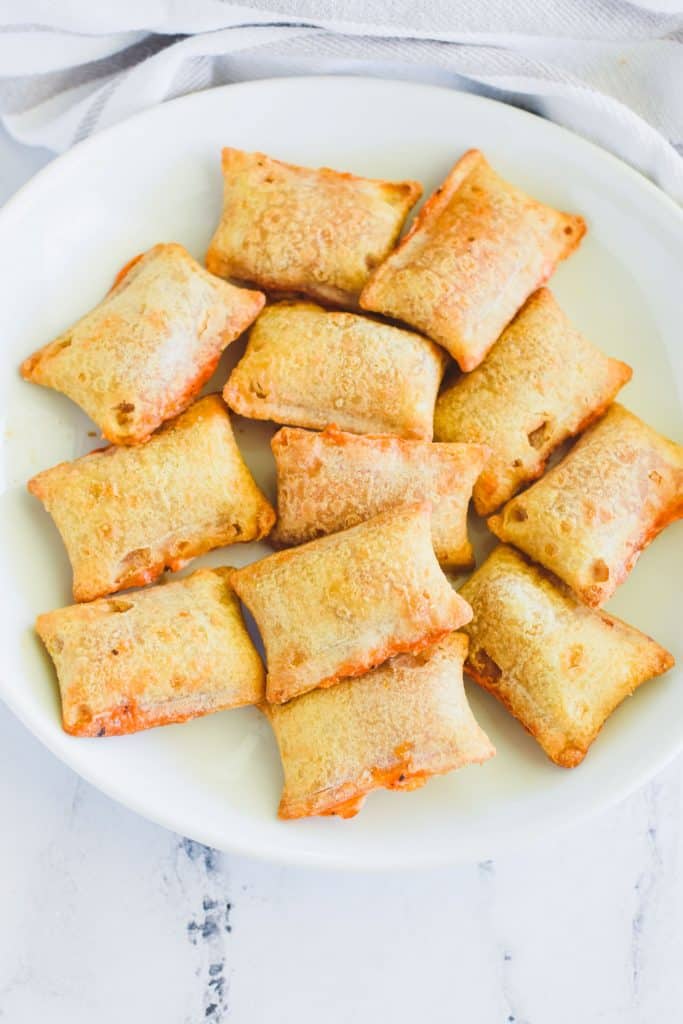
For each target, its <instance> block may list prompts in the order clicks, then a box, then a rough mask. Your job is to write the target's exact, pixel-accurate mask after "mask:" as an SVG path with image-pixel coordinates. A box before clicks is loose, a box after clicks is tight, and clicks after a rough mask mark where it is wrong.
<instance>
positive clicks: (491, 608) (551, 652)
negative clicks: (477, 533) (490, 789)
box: [460, 545, 674, 768]
mask: <svg viewBox="0 0 683 1024" xmlns="http://www.w3.org/2000/svg"><path fill="white" fill-rule="evenodd" d="M460 593H461V594H462V595H463V596H464V597H465V598H466V599H467V601H469V602H470V604H471V605H472V610H473V612H474V616H473V619H472V621H471V622H470V623H469V625H467V626H466V627H465V632H466V633H467V634H468V635H469V638H470V648H469V657H468V659H467V664H466V671H467V673H468V674H469V675H471V676H472V678H473V679H475V680H476V681H477V682H478V683H479V684H480V685H481V686H483V687H484V688H485V689H487V690H490V691H491V693H492V694H494V696H495V697H497V698H498V700H499V701H500V702H501V704H503V705H504V706H505V707H506V708H507V709H508V711H510V712H511V713H512V714H513V715H514V716H515V718H518V719H519V721H520V722H521V723H522V725H523V726H524V728H525V729H526V730H527V731H528V732H530V733H531V735H532V736H534V737H535V738H536V739H537V740H538V742H539V743H540V745H541V746H542V748H543V750H544V751H545V752H546V754H547V755H548V757H549V758H550V759H551V760H552V761H554V762H555V764H559V765H561V766H562V767H563V768H573V767H574V766H575V765H577V764H579V763H580V762H581V761H582V760H583V759H584V757H585V756H586V753H587V752H588V748H589V747H590V745H591V743H592V742H593V740H594V739H595V737H596V736H597V734H598V733H599V732H600V729H601V728H602V726H603V725H604V723H605V721H606V719H607V718H608V717H609V715H610V714H611V713H612V711H614V709H615V708H616V707H617V705H618V704H620V703H621V702H622V700H623V699H624V697H627V696H629V695H630V694H631V693H633V691H634V690H635V689H636V687H638V686H640V684H641V683H643V682H645V680H646V679H650V678H651V677H652V676H657V675H660V674H661V673H662V672H666V671H667V670H668V669H670V668H671V666H672V665H673V664H674V659H673V658H672V656H671V655H670V654H669V653H668V651H665V650H664V648H663V647H660V646H659V644H657V643H655V641H654V640H651V639H650V637H649V636H645V634H644V633H640V632H639V631H638V630H637V629H634V628H633V627H632V626H627V625H626V623H625V622H622V621H621V620H620V619H615V618H614V617H613V616H612V615H608V614H607V613H606V612H602V611H595V610H593V609H591V608H587V607H586V606H585V605H584V604H581V602H580V601H578V600H577V599H576V597H575V596H574V595H573V593H572V592H571V590H570V589H569V588H568V587H566V586H565V585H564V584H562V583H560V582H559V581H556V580H553V579H552V578H551V577H550V576H549V575H548V574H546V573H545V572H544V571H543V570H542V569H540V568H539V567H538V566H535V565H533V564H531V563H529V562H527V560H526V559H525V558H524V556H523V555H520V554H519V553H518V552H516V551H515V550H514V549H513V548H509V547H506V546H504V545H501V546H500V547H498V548H496V550H495V551H494V552H493V554H491V555H490V556H489V558H488V559H487V560H486V562H484V564H483V565H482V566H481V567H480V568H479V569H477V571H476V572H475V573H474V575H473V576H471V577H470V578H469V580H468V581H467V583H465V585H464V587H462V589H461V591H460Z"/></svg>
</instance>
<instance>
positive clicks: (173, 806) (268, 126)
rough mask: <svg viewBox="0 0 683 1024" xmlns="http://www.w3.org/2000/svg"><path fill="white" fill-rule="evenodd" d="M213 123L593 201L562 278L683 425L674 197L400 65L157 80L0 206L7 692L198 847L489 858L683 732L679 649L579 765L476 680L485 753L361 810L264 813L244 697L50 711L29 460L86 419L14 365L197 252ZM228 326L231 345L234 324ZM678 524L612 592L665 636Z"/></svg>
mask: <svg viewBox="0 0 683 1024" xmlns="http://www.w3.org/2000/svg"><path fill="white" fill-rule="evenodd" d="M225 144H229V145H231V146H238V147H242V148H245V149H261V150H265V151H266V152H267V153H270V154H272V155H274V156H276V157H281V158H283V159H285V160H291V161H295V162H297V163H303V164H309V165H312V166H318V165H328V166H331V167H336V168H339V169H347V170H351V171H355V172H356V173H358V174H365V175H370V176H374V177H386V178H403V177H411V178H417V179H419V180H421V181H422V182H423V183H424V185H425V189H426V191H427V192H429V191H430V190H431V188H432V187H433V186H435V185H436V184H437V183H438V182H439V181H440V180H441V178H442V177H443V176H444V174H445V173H446V171H447V170H448V168H449V166H450V165H451V163H452V162H453V161H454V159H455V158H456V157H457V156H459V155H460V154H461V153H462V151H463V150H465V149H466V148H468V147H470V146H479V147H481V148H482V149H484V150H485V152H486V153H487V154H488V155H489V157H490V158H491V160H492V162H493V164H494V166H495V167H496V168H498V169H499V170H500V171H501V172H502V173H503V174H504V175H506V176H507V177H509V178H510V180H511V181H513V182H515V183H517V184H519V185H520V186H522V187H523V188H525V189H527V190H528V191H530V192H531V194H532V195H534V196H538V197H539V198H540V199H543V200H545V201H546V202H549V203H552V204H553V205H555V206H559V207H560V208H562V209H565V210H571V211H575V212H578V213H581V214H583V215H584V216H585V217H586V219H587V220H588V224H589V233H588V236H587V238H586V240H585V241H584V243H583V245H582V246H581V248H580V250H579V252H578V253H577V254H576V255H574V256H573V257H572V258H571V259H570V260H569V262H568V263H566V264H563V265H562V267H561V268H560V270H559V271H558V273H557V274H556V276H555V277H554V278H553V280H552V288H553V290H554V291H555V292H556V294H557V296H558V298H559V300H560V302H561V303H562V305H563V307H564V308H565V309H566V310H567V311H568V313H569V315H570V316H571V317H572V319H573V320H574V321H575V322H576V323H577V325H578V326H579V327H580V328H581V329H583V330H584V331H585V332H586V333H587V334H588V336H589V337H590V338H592V339H593V340H594V341H595V342H596V343H597V344H598V345H600V346H601V347H602V348H603V349H604V350H605V351H606V352H608V353H610V354H611V355H614V356H618V357H619V358H622V359H625V360H626V361H627V362H629V363H630V364H631V365H632V366H633V367H634V369H635V374H634V379H633V382H632V383H631V384H630V385H629V386H628V387H627V388H626V389H625V391H624V392H623V400H624V401H625V403H626V404H627V405H628V406H629V407H630V408H631V409H633V410H634V411H635V412H637V413H638V414H640V415H642V416H644V417H645V418H646V419H647V420H648V421H649V422H651V423H652V424H653V425H654V426H655V427H657V428H658V429H660V430H662V431H663V432H664V433H666V434H668V435H669V436H680V433H681V412H680V404H679V398H678V396H677V394H676V383H675V379H676V377H677V376H678V381H679V385H680V381H681V359H682V356H681V352H682V351H683V346H681V288H682V282H683V216H682V215H681V212H680V211H679V209H678V208H677V207H676V206H675V205H674V203H673V202H671V201H670V200H669V199H667V198H666V197H665V196H664V195H663V194H662V193H661V192H660V191H658V190H657V189H656V188H655V187H654V186H653V185H651V184H650V183H649V182H647V181H646V180H645V179H644V178H642V177H640V176H639V175H638V174H636V173H635V172H634V171H632V170H630V169H629V168H628V167H626V166H625V165H624V164H622V163H620V162H619V161H618V160H616V159H614V158H613V157H611V156H609V155H607V154H606V153H604V152H602V151H601V150H600V149H597V148H596V147H595V146H593V145H591V144H589V143H587V142H584V141H583V140H581V139H579V138H577V137H576V136H574V135H572V134H570V133H568V132H566V131H563V130H562V129H560V128H557V127H556V126H554V125H552V124H550V123H548V122H546V121H543V120H541V119H539V118H537V117H534V116H531V115H529V114H526V113H523V112H520V111H517V110H514V109H512V108H511V107H507V106H504V105H500V104H497V103H493V102H490V101H488V100H483V99H479V98H476V97H472V96H468V95H463V94H460V93H457V92H452V91H449V90H445V89H438V88H434V87H431V86H420V85H415V84H409V83H398V82H386V81H378V80H374V79H359V78H323V79H312V78H303V79H283V80H274V81H261V82H256V83H249V84H245V85H233V86H228V87H225V88H222V89H217V90H214V91H211V92H204V93H199V94H196V95H193V96H189V97H187V98H184V99H181V100H176V101H174V102H172V103H167V104H165V105H164V106H161V107H159V108H157V109H155V110H151V111H149V112H148V113H145V114H142V115H140V116H138V117H135V118H133V119H132V120H130V121H128V122H126V123H124V124H121V125H119V126H117V127H115V128H113V129H112V130H110V131H107V132H104V133H102V134H101V135H98V136H96V137H95V138H93V139H92V140H89V141H88V142H86V143H84V144H83V145H80V146H78V147H76V148H75V149H74V150H72V151H71V152H70V153H68V154H67V155H66V156H63V157H62V158H61V159H59V160H56V161H55V162H54V163H53V164H51V165H50V166H49V167H48V168H47V169H46V170H44V171H43V172H42V173H40V174H38V175H37V177H36V178H34V180H33V181H31V182H30V183H29V184H28V185H27V186H26V187H25V188H24V189H23V190H22V191H21V192H20V193H19V194H18V195H17V196H16V197H15V198H14V199H13V200H12V201H11V202H10V203H9V205H8V206H7V207H6V208H5V210H4V211H3V212H2V214H0V251H2V253H3V254H4V270H3V274H2V277H1V278H0V310H2V324H3V327H2V344H3V353H4V354H3V360H2V367H1V368H0V388H1V389H2V408H3V410H4V412H5V416H6V423H5V430H4V432H3V437H2V440H1V444H2V463H3V467H4V480H5V486H4V491H3V494H2V500H1V502H0V514H1V517H2V519H1V523H0V526H1V529H0V571H1V573H2V580H3V599H4V613H3V615H2V630H3V633H2V659H3V660H2V666H3V668H2V681H1V683H0V694H2V696H3V697H4V699H5V700H6V701H7V703H8V704H9V705H10V706H11V707H12V708H13V709H14V711H15V712H16V713H17V715H19V717H20V718H21V719H22V720H23V721H24V722H25V723H26V724H27V725H28V727H29V728H30V729H31V730H32V731H33V732H34V733H35V735H36V736H38V737H39V738H40V739H41V740H42V741H43V743H45V745H46V746H47V747H49V748H50V750H52V751H53V752H54V753H55V754H57V755H58V756H59V757H60V758H62V759H63V760H64V761H66V762H67V764H69V765H71V767H72V768H74V769H75V770H76V771H77V772H79V773H80V774H81V775H82V776H83V777H84V778H86V779H88V780H89V781H90V782H92V783H94V784H95V785H96V786H98V787H99V788H100V789H102V790H103V791H104V792H106V793H108V794H110V795H111V796H113V797H115V798H116V799H117V800H120V801H121V802H122V803H124V804H126V805H128V806H129V807H131V808H133V809H134V810H136V811H138V812H139V813H141V814H144V815H145V816H147V817H149V818H152V819H153V820H155V821H158V822H160V823H162V824H163V825H166V826H167V827H168V828H171V829H175V830H176V831H178V832H181V833H184V834H186V835H189V836H192V837H194V838H196V839H199V840H202V841H203V842H205V843H209V844H211V845H212V846H217V847H220V848H222V849H226V850H234V851H240V852H243V853H249V854H256V855H262V856H268V857H273V858H277V859H279V860H283V861H284V860H286V861H294V862H300V863H309V864H326V865H343V866H351V865H353V866H359V867H380V866H388V865H414V864H428V863H435V862H446V861H454V860H457V859H467V858H474V857H485V856H490V855H492V854H494V853H497V852H499V851H500V850H501V848H503V847H508V846H510V844H514V843H517V842H519V841H521V840H522V839H528V838H531V837H533V836H539V835H541V834H543V833H545V832H547V831H548V830H549V829H551V828H556V827H558V826H560V825H565V824H568V823H570V822H572V821H575V820H577V819H578V818H580V817H582V816H584V815H586V814H588V813H589V812H593V811H595V810H596V809H598V808H600V807H603V806H605V805H607V804H608V803H610V802H612V801H614V800H616V799H618V798H619V797H621V796H623V795H624V794H625V793H626V792H627V791H628V790H630V789H632V788H633V787H635V786H637V785H639V784H641V783H642V782H644V781H645V780H646V779H647V778H648V776H650V775H652V773H653V772H655V771H656V770H657V769H658V768H660V767H661V766H662V765H663V764H664V762H665V761H666V760H667V759H668V758H670V757H671V756H672V755H673V754H674V753H675V752H676V751H677V750H678V748H679V746H680V744H681V740H682V738H683V686H681V682H682V681H681V679H680V672H676V671H673V672H670V673H669V674H668V675H667V676H666V677H665V678H663V679H661V680H656V681H654V682H651V683H647V684H646V685H645V686H643V687H642V688H641V689H640V690H639V691H638V693H637V694H636V695H635V696H634V697H633V698H632V699H631V700H629V701H627V702H626V705H625V706H623V707H621V708H620V709H619V710H618V711H617V712H616V713H615V714H614V715H613V717H612V718H611V719H610V721H609V722H608V723H607V725H606V727H605V729H604V731H603V733H602V734H601V736H600V737H599V739H598V741H597V742H596V744H595V746H594V747H593V749H592V750H591V752H590V754H589V756H588V757H587V759H586V761H585V762H584V764H583V765H582V766H581V767H580V768H576V769H574V770H573V771H571V772H567V771H564V770H562V769H559V768H556V767H554V766H553V765H552V764H551V763H550V762H549V761H548V760H547V759H546V758H545V756H544V755H543V754H542V752H541V750H540V748H539V747H538V746H537V745H536V743H535V742H534V741H533V740H532V739H531V738H530V737H529V736H527V735H526V734H525V733H524V731H523V730H522V728H521V726H519V725H518V724H517V723H516V722H515V721H513V720H512V719H511V718H510V717H509V716H508V715H507V714H506V713H505V712H504V711H503V710H502V709H501V708H500V707H499V706H498V704H497V703H496V702H495V701H494V700H493V699H492V698H489V696H488V695H487V694H484V693H482V692H480V691H479V690H478V689H477V688H476V687H475V686H473V685H472V686H470V687H469V693H470V696H471V700H472V704H473V706H474V710H475V713H476V715H477V717H478V719H479V720H480V722H481V723H482V725H483V726H484V728H485V729H486V731H487V732H488V733H489V734H490V736H491V737H492V739H493V741H494V743H495V744H496V746H497V747H498V756H497V757H496V758H495V759H493V760H492V761H490V762H488V763H487V764H486V765H484V766H483V767H482V768H476V767H471V768H467V769H465V770H463V771H461V772H458V773H455V774H452V775H450V776H446V777H444V778H440V779H435V780H432V781H431V782H430V783H429V784H428V785H427V786H426V787H425V788H424V789H421V790H418V791H416V792H414V793H410V794H400V793H386V792H381V793H376V794H373V795H371V796H370V798H369V799H368V802H367V804H366V807H365V809H364V810H363V812H362V813H361V814H360V815H359V817H357V818H356V819H354V820H352V821H340V820H336V819H319V820H313V821H302V822H294V823H283V822H280V821H278V820H277V818H276V816H275V811H276V807H277V803H278V797H279V791H280V784H281V774H280V767H279V761H278V755H277V751H276V746H275V742H274V740H273V738H272V736H271V734H270V731H269V726H268V725H267V724H266V722H265V720H264V719H263V718H262V717H261V715H260V714H259V712H257V711H255V710H254V709H246V710H240V711H228V712H223V713H221V714H217V715H214V716H212V717H209V718H205V719H200V720H198V721H195V722H191V723H189V724H187V725H180V726H170V727H168V728H165V729H154V730H151V731H149V732H146V733H139V734H138V735H136V736H129V737H121V738H111V739H106V740H96V739H95V740H83V739H75V738H73V737H69V736H67V735H65V734H64V733H63V732H62V730H61V728H60V724H59V713H58V696H57V687H56V683H55V679H54V676H53V673H52V670H51V666H50V664H49V661H48V659H47V657H46V656H45V654H44V653H43V650H42V648H41V646H40V644H39V643H38V641H37V640H36V638H35V635H34V633H33V630H32V623H33V620H34V617H35V615H36V613H38V612H40V611H45V610H47V609H51V608H56V607H58V606H60V605H64V604H69V603H71V595H70V575H71V574H70V570H69V566H68V563H67V559H66V555H65V553H64V551H63V548H62V544H61V542H60V540H59V537H58V535H57V531H56V530H55V528H54V526H53V525H52V522H51V520H50V519H49V517H48V515H47V514H46V513H45V512H44V511H43V509H42V508H41V506H40V505H39V503H38V502H37V501H36V500H35V499H33V498H31V497H30V496H29V495H28V494H27V493H26V490H25V483H26V480H27V479H28V478H29V477H30V476H31V475H33V474H34V473H36V472H37V471H38V470H40V469H43V468H45V467H47V466H51V465H53V464H54V463H56V462H58V461H60V460H62V459H71V458H74V457H75V456H77V455H80V454H82V453H83V452H85V451H87V450H89V449H90V448H92V447H93V446H94V445H95V444H96V443H97V442H95V441H93V439H92V438H91V437H89V436H88V430H89V429H91V428H92V424H90V423H89V422H88V421H87V419H86V417H85V416H84V415H82V414H81V413H80V412H79V410H78V409H77V408H76V406H75V405H73V404H72V403H71V402H69V401H68V400H67V399H66V398H63V397H62V396H60V395H58V394H56V393H55V392H52V391H49V390H47V389H44V388H39V387H35V386H33V385H31V384H27V383H24V382H22V381H21V380H20V378H19V374H18V371H17V367H18V365H19V363H20V361H21V359H22V358H24V357H25V356H26V355H28V354H29V353H30V352H32V351H33V350H34V349H35V348H36V347H38V346H40V345H42V344H43V343H44V342H45V341H47V340H48V339H50V338H51V337H52V336H53V335H55V334H57V333H58V332H60V331H61V330H62V329H64V328H65V327H66V326H68V324H69V323H70V322H72V321H73V320H74V319H76V318H77V317H78V316H79V315H81V314H82V313H83V312H84V311H85V310H87V309H88V308H89V307H90V306H91V305H92V304H94V303H95V302H96V301H98V299H99V298H100V297H101V296H102V294H103V293H104V291H105V290H106V288H107V287H108V286H109V284H110V282H111V280H112V278H113V276H114V274H115V272H116V271H117V269H118V268H119V267H120V266H121V265H122V264H123V263H124V262H126V261H127V260H128V259H129V258H130V257H131V256H132V255H133V254H135V253H136V252H139V251H140V250H142V249H146V248H147V247H148V246H150V245H152V244H153V243H155V242H158V241H172V240H176V241H180V242H183V243H184V244H185V245H186V246H188V247H189V249H190V250H191V251H192V252H193V253H194V254H195V255H197V256H199V257H200V258H201V256H202V255H203V253H204V251H205V249H206V246H207V242H208V240H209V237H210V235H211V232H212V229H213V227H214V225H215V223H216V220H217V217H218V214H219V211H220V206H221V177H220V161H219V151H220V147H221V146H222V145H225ZM234 349H235V351H231V353H230V362H234V360H235V358H236V356H237V354H238V350H240V351H241V346H234ZM227 365H228V364H227V363H224V364H223V366H222V367H221V370H220V372H219V373H218V374H217V376H216V378H215V381H214V386H215V385H220V384H222V383H223V381H224V380H225V376H226V372H227ZM237 430H238V439H239V441H240V444H241V446H242V449H243V451H244V453H245V456H246V458H247V461H248V462H249V463H250V465H251V466H252V468H253V470H254V472H255V475H256V477H257V478H258V480H259V481H260V482H261V483H262V484H263V485H264V486H265V487H266V489H267V490H268V491H269V492H270V494H271V496H272V495H273V489H274V488H273V477H274V471H273V464H272V459H271V456H270V453H269V451H268V450H267V445H266V443H265V442H266V440H267V439H268V437H269V436H270V434H271V432H272V430H271V428H270V427H269V426H267V425H263V424H260V425H259V424H247V422H246V421H238V424H237ZM481 537H482V540H481V541H480V544H479V549H478V550H479V553H480V554H481V553H482V551H483V550H484V547H482V545H485V544H486V543H487V541H486V540H485V539H484V532H483V531H482V534H481ZM682 537H683V533H682V532H681V524H679V525H677V526H674V527H672V528H670V529H669V530H668V531H667V532H666V533H665V534H664V535H663V536H662V537H661V538H659V539H658V540H657V541H656V543H655V544H654V545H653V546H652V547H651V548H650V549H649V550H648V551H647V552H646V553H645V554H644V555H643V557H642V558H641V560H640V562H639V563H638V566H637V567H636V569H635V571H634V572H633V574H632V577H631V579H630V580H629V581H628V583H626V585H625V586H624V587H623V588H622V589H621V590H620V591H619V594H618V596H617V598H616V599H615V600H614V601H613V602H611V604H610V610H613V611H615V612H616V613H617V614H618V615H621V616H622V617H623V618H625V619H627V621H629V622H631V623H633V624H634V625H636V626H638V627H639V628H640V629H643V630H645V631H646V632H648V633H650V634H652V635H653V636H654V637H656V638H657V640H659V641H660V642H661V643H663V644H664V645H665V646H667V647H668V648H669V649H671V650H672V651H673V652H674V653H675V654H677V655H678V656H679V658H680V656H681V598H680V580H681V578H682V577H683V557H682V556H683V544H681V539H682ZM267 550H268V549H267V548H266V547H265V546H264V545H250V546H249V547H244V546H240V545H237V546H235V547H233V548H232V549H229V550H227V551H226V550H223V551H220V552H217V553H216V552H214V553H213V554H212V555H210V556H207V557H204V558H202V559H199V560H198V561H197V562H195V563H194V566H193V568H194V567H196V566H198V565H201V564H205V565H206V564H208V565H219V564H222V563H223V564H224V563H226V562H232V563H234V564H240V565H241V564H244V563H245V562H247V561H251V560H253V559H254V558H256V557H260V556H262V555H263V554H265V553H266V552H267Z"/></svg>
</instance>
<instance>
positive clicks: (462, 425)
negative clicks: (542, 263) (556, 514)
mask: <svg viewBox="0 0 683 1024" xmlns="http://www.w3.org/2000/svg"><path fill="white" fill-rule="evenodd" d="M630 379H631V368H630V367H629V366H626V364H625V363H620V362H618V361H617V360H616V359H609V358H608V357H607V356H604V355H603V354H602V352H600V351H599V350H598V349H597V348H595V346H594V345H592V344H591V343H590V342H589V341H588V340H587V339H586V338H584V337H583V335H582V334H581V333H580V332H579V331H578V330H577V329H576V328H575V327H573V326H572V324H571V323H570V321H569V320H568V319H567V317H566V316H565V314H564V313H563V312H562V310H561V309H560V307H559V305H558V304H557V302H556V301H555V299H554V297H553V295H552V294H551V292H550V291H548V289H547V288H541V289H539V291H537V292H534V294H533V295H532V296H531V298H529V299H528V300H527V302H526V303H525V305H524V306H523V308H522V309H521V310H520V312H519V313H518V314H517V316H516V317H515V319H514V320H513V321H512V323H511V324H510V325H509V326H508V327H507V328H506V329H505V331H503V334H502V335H501V337H500V339H499V340H498V341H497V342H496V344H495V345H494V347H493V348H492V349H491V352H490V353H489V355H488V356H487V358H486V359H485V360H484V362H483V363H482V364H481V366H479V367H477V369H476V370H473V371H472V373H469V374H463V376H461V377H460V378H459V379H458V380H457V381H456V382H455V383H454V384H453V385H452V386H451V387H449V388H447V389H446V390H445V391H443V392H442V393H441V395H439V398H438V401H437V403H436V410H435V413H434V436H435V438H436V440H437V441H469V442H475V443H478V444H488V445H490V447H491V449H492V455H491V458H490V459H489V461H488V462H487V464H486V466H485V467H484V469H483V471H482V474H481V476H480V477H479V479H478V480H477V482H476V484H475V485H474V504H475V507H476V509H477V512H478V513H479V515H482V516H484V515H490V513H491V512H494V511H495V510H496V509H497V508H499V506H500V505H502V504H503V503H504V502H506V501H508V500H509V499H510V498H511V497H512V496H513V495H514V494H516V493H517V491H519V490H520V488H521V487H523V486H524V485H525V484H528V483H529V482H530V481H532V480H535V479H536V478H537V477H539V476H540V475H541V474H542V472H543V470H544V469H545V465H546V462H547V460H548V458H549V457H550V455H551V454H552V453H553V451H554V450H555V449H556V448H557V447H558V445H560V444H561V443H562V442H563V441H565V440H566V439H567V438H568V437H571V436H573V435H574V434H577V433H579V432H580V431H582V430H583V429H585V427H587V426H588V425H589V424H590V423H591V422H592V421H593V420H595V419H597V418H598V417H599V416H600V415H601V414H602V413H603V412H604V411H605V409H606V408H607V406H608V405H609V404H610V402H611V401H612V400H613V398H614V396H615V395H616V393H617V392H618V391H619V389H620V388H622V387H623V386H624V384H625V383H626V382H627V381H629V380H630Z"/></svg>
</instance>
